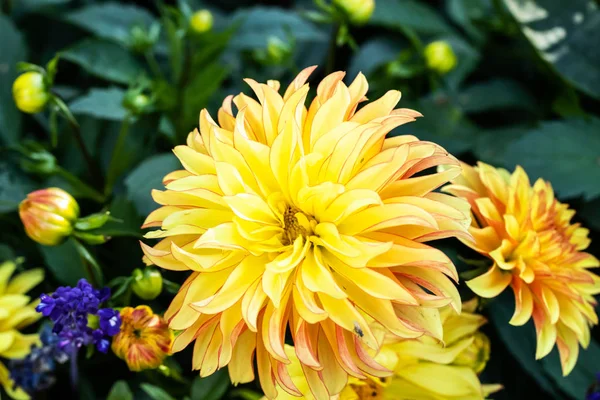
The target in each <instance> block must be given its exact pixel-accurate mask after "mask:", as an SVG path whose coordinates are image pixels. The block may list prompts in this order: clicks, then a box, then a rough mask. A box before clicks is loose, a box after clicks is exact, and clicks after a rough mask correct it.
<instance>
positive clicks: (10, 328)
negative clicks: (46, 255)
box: [0, 261, 44, 400]
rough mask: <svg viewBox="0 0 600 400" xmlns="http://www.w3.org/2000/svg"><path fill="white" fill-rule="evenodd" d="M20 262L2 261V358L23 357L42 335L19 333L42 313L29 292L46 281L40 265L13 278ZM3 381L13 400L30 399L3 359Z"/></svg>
mask: <svg viewBox="0 0 600 400" xmlns="http://www.w3.org/2000/svg"><path fill="white" fill-rule="evenodd" d="M16 268H17V264H16V263H15V262H14V261H5V262H4V263H2V264H0V357H2V358H7V359H20V358H24V357H25V356H27V354H29V352H30V351H31V346H32V345H34V344H39V341H40V340H39V335H38V334H37V333H34V334H22V333H21V332H19V330H20V329H23V328H25V327H27V326H29V325H31V324H32V323H34V322H35V321H37V320H38V319H40V318H41V316H42V314H40V313H38V312H37V311H35V306H36V305H37V303H38V301H33V302H31V297H29V296H27V295H26V293H27V292H28V291H29V290H31V289H32V288H33V287H34V286H36V285H37V284H39V283H40V282H41V281H43V280H44V270H43V269H41V268H36V269H32V270H29V271H25V272H21V273H20V274H18V275H17V276H15V277H14V278H12V279H11V276H12V275H13V273H14V272H15V270H16ZM0 384H1V385H2V386H3V387H4V390H5V391H6V393H7V394H8V395H9V396H10V397H11V398H13V399H18V400H25V399H29V395H28V394H27V393H25V392H24V391H23V390H22V389H21V388H15V387H14V383H13V381H12V379H10V371H9V370H8V368H6V366H5V365H4V364H3V363H1V362H0Z"/></svg>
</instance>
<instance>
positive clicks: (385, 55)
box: [348, 37, 402, 77]
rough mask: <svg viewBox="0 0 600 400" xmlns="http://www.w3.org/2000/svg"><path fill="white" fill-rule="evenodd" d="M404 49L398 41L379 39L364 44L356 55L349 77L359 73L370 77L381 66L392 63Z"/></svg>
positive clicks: (349, 69)
mask: <svg viewBox="0 0 600 400" xmlns="http://www.w3.org/2000/svg"><path fill="white" fill-rule="evenodd" d="M401 49H402V42H401V41H400V40H398V39H396V40H392V39H389V38H385V37H378V38H374V39H371V40H369V41H368V42H365V43H363V44H362V45H361V46H360V48H359V49H358V51H357V52H356V53H354V56H353V57H352V61H351V62H350V67H349V68H348V75H349V76H350V77H354V76H356V75H357V74H358V73H359V72H362V73H363V74H365V76H367V77H368V76H369V75H370V74H371V73H372V72H374V71H375V70H376V69H377V68H378V67H380V66H381V65H383V64H385V63H387V62H390V61H392V60H393V59H395V58H396V57H398V54H399V53H400V50H401Z"/></svg>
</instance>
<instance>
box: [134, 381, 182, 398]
mask: <svg viewBox="0 0 600 400" xmlns="http://www.w3.org/2000/svg"><path fill="white" fill-rule="evenodd" d="M140 387H141V388H142V390H143V391H144V392H146V394H147V395H148V396H150V398H151V399H152V400H175V398H173V397H172V396H171V395H170V394H169V393H167V392H165V391H164V390H163V389H161V388H159V387H158V386H154V385H151V384H149V383H142V384H141V385H140Z"/></svg>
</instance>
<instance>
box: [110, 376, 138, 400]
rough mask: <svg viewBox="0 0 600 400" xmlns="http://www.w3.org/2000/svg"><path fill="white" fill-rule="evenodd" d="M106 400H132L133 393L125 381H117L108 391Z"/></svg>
mask: <svg viewBox="0 0 600 400" xmlns="http://www.w3.org/2000/svg"><path fill="white" fill-rule="evenodd" d="M106 400H133V393H131V389H129V385H127V382H125V381H117V382H115V384H114V385H113V387H112V388H111V389H110V393H108V397H107V398H106Z"/></svg>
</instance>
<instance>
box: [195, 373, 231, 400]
mask: <svg viewBox="0 0 600 400" xmlns="http://www.w3.org/2000/svg"><path fill="white" fill-rule="evenodd" d="M229 385H230V381H229V374H228V373H227V370H225V369H221V370H219V371H217V372H215V373H214V374H212V375H210V376H207V377H206V378H199V377H198V378H196V379H195V380H194V383H193V384H192V392H191V400H219V399H220V398H222V397H223V395H224V394H225V392H227V389H228V388H229Z"/></svg>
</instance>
